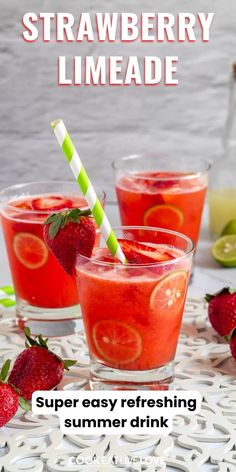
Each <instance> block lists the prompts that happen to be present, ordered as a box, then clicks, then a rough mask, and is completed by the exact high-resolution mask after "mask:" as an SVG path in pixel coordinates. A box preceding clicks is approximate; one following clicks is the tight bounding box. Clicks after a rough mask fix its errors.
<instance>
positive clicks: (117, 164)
mask: <svg viewBox="0 0 236 472" xmlns="http://www.w3.org/2000/svg"><path fill="white" fill-rule="evenodd" d="M158 155H159V156H160V157H165V154H164V153H163V154H162V155H161V154H158V153H151V152H150V153H137V154H129V155H127V156H123V157H119V158H117V159H115V160H114V161H112V168H113V169H114V170H115V171H120V170H124V169H125V171H126V173H127V174H128V175H133V176H137V177H138V178H139V179H141V180H142V179H143V180H147V178H148V180H151V181H153V182H157V181H167V180H168V181H170V180H176V178H178V179H179V180H190V179H194V178H196V177H200V176H201V175H203V174H205V173H207V172H209V170H210V168H211V165H212V159H200V161H199V164H202V166H203V165H204V167H203V168H202V169H201V170H199V171H196V172H194V171H193V172H190V173H183V174H182V175H181V171H180V175H179V176H178V175H175V176H172V177H171V176H166V177H149V176H148V177H147V175H146V176H145V175H142V172H143V171H141V170H140V171H138V170H131V169H127V168H124V167H122V164H123V163H125V162H132V161H135V160H139V159H145V158H148V157H150V158H154V157H158ZM144 172H145V171H144ZM147 172H148V171H147ZM150 172H151V171H150ZM160 172H161V171H160ZM163 172H165V170H163ZM166 172H174V167H173V171H170V170H169V171H168V170H166Z"/></svg>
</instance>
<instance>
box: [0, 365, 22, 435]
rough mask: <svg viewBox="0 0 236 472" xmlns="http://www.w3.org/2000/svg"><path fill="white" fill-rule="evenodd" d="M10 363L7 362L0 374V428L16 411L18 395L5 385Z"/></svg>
mask: <svg viewBox="0 0 236 472" xmlns="http://www.w3.org/2000/svg"><path fill="white" fill-rule="evenodd" d="M9 367H10V361H9V360H7V361H6V362H5V363H4V365H3V366H2V369H1V372H0V428H1V427H2V426H3V425H4V424H6V423H8V421H9V420H10V419H11V418H12V417H13V416H14V415H15V413H16V412H17V410H18V404H19V401H18V394H17V392H16V391H15V390H14V388H13V387H12V386H11V385H9V384H8V383H5V380H6V377H7V374H8V371H9Z"/></svg>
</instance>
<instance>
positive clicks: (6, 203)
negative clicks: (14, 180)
mask: <svg viewBox="0 0 236 472" xmlns="http://www.w3.org/2000/svg"><path fill="white" fill-rule="evenodd" d="M45 184H46V185H52V184H58V185H73V186H74V187H75V188H77V189H78V190H79V192H81V190H80V187H79V186H78V185H76V181H75V180H74V181H73V180H35V181H31V182H24V183H21V184H13V185H9V186H8V187H5V188H4V189H2V190H1V191H0V205H1V206H4V208H5V207H7V208H9V209H12V210H14V211H16V213H22V212H26V211H27V212H29V213H30V214H32V215H33V214H35V213H37V214H44V215H45V214H48V215H50V214H51V213H52V212H53V213H57V212H60V211H63V209H62V210H33V209H27V210H26V209H23V208H18V207H15V206H14V205H11V204H10V203H9V201H6V200H4V194H5V193H7V192H8V191H11V190H14V189H16V190H20V189H22V188H24V187H26V186H28V185H45ZM94 188H95V190H96V193H97V194H98V198H99V200H100V201H101V202H104V201H105V199H106V192H105V191H104V190H102V189H101V188H100V187H96V186H95V187H94ZM58 192H59V193H60V190H58ZM45 193H46V192H44V193H42V196H43V195H44V194H45ZM48 193H49V194H50V193H52V192H50V191H49V192H48ZM36 195H37V194H36ZM39 195H41V194H39ZM27 196H30V195H25V197H27ZM80 196H81V197H83V198H85V197H84V195H83V194H82V192H81V195H80ZM22 197H24V195H23V194H22ZM12 198H14V197H12ZM17 198H21V196H20V197H19V196H18V197H17ZM83 208H89V205H88V204H87V202H86V206H84V207H83ZM64 210H66V208H65V209H64Z"/></svg>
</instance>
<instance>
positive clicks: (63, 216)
mask: <svg viewBox="0 0 236 472" xmlns="http://www.w3.org/2000/svg"><path fill="white" fill-rule="evenodd" d="M90 215H91V210H90V209H89V208H88V209H86V210H80V209H79V208H73V209H72V210H65V211H62V212H57V213H53V214H52V215H50V216H49V218H48V219H47V220H46V221H45V222H44V224H45V225H49V237H50V239H54V238H55V236H56V235H57V233H58V232H59V230H60V229H61V228H64V227H65V226H66V225H67V223H69V222H72V223H78V222H79V219H80V217H81V216H90Z"/></svg>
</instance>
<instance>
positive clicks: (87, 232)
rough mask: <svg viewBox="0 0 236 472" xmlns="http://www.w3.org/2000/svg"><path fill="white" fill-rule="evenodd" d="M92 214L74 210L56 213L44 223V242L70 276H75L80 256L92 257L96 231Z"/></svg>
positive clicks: (87, 211)
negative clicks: (77, 260)
mask: <svg viewBox="0 0 236 472" xmlns="http://www.w3.org/2000/svg"><path fill="white" fill-rule="evenodd" d="M90 214H91V211H90V210H79V209H77V208H74V209H72V210H65V211H62V212H58V213H54V214H53V215H50V216H49V218H48V219H47V220H46V221H45V223H44V229H43V235H44V240H45V242H46V244H47V246H48V248H49V249H50V250H51V251H52V252H53V254H54V256H55V257H56V259H57V260H58V261H59V263H60V264H61V265H62V267H63V269H64V270H65V271H66V272H67V274H69V275H74V270H75V263H76V257H77V255H78V254H81V255H82V256H86V257H91V255H92V251H93V246H94V243H95V238H96V229H95V225H94V223H93V220H92V219H91V218H90V217H88V215H90Z"/></svg>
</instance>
